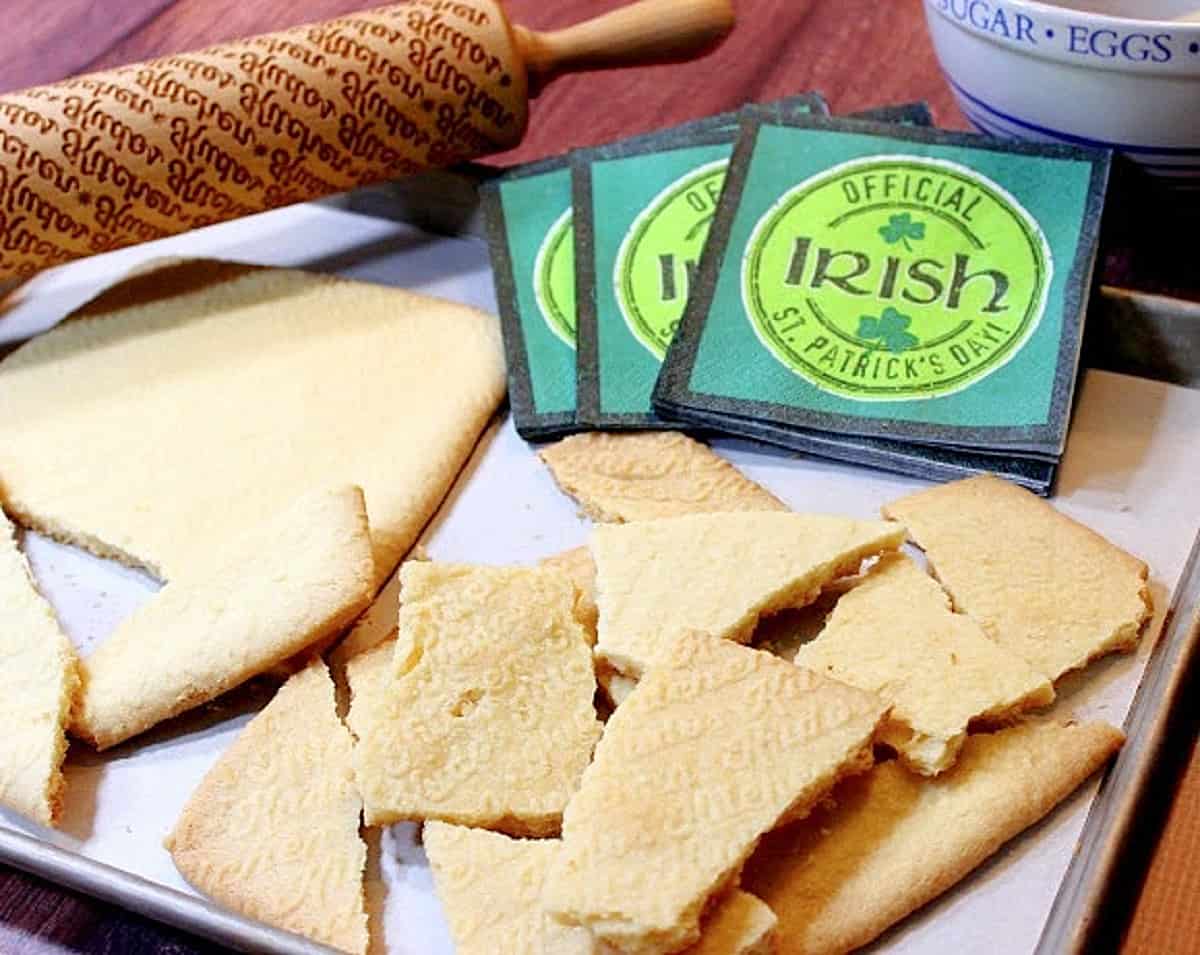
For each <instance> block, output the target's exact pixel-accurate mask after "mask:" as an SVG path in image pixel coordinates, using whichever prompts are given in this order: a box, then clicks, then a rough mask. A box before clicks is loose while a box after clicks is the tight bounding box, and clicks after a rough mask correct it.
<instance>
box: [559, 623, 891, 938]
mask: <svg viewBox="0 0 1200 955" xmlns="http://www.w3.org/2000/svg"><path fill="white" fill-rule="evenodd" d="M885 710H886V707H885V706H884V704H883V703H882V702H880V701H879V700H878V698H876V697H874V696H872V695H870V694H868V693H863V692H862V691H861V690H857V689H854V688H853V687H848V686H845V685H844V684H841V683H837V682H834V681H832V680H827V679H825V678H824V677H822V676H820V675H818V674H816V673H813V672H812V671H810V670H804V669H801V668H800V667H797V666H793V665H792V664H790V663H788V662H786V661H784V660H780V659H778V658H777V657H773V656H771V655H770V654H768V653H763V652H761V651H758V650H751V649H749V648H747V647H741V646H738V645H737V644H734V643H730V642H729V641H727V640H718V639H715V638H713V637H710V636H708V635H705V634H687V635H684V636H683V637H681V638H679V639H678V640H676V641H675V642H674V643H673V644H672V646H671V647H670V648H669V650H668V652H667V653H666V654H665V655H664V656H663V657H662V662H661V663H660V665H658V666H656V667H654V668H652V669H650V670H649V671H647V673H646V675H645V676H644V677H643V678H642V680H641V681H640V682H639V683H638V686H637V689H635V690H634V691H633V693H632V694H631V695H630V696H629V698H628V699H626V700H625V702H624V703H622V704H621V706H620V707H619V708H618V709H617V711H616V712H615V713H614V714H613V715H612V717H611V718H610V719H609V721H608V724H607V727H606V729H605V732H604V737H603V738H602V739H601V741H600V745H599V746H598V747H597V748H596V757H595V759H594V760H593V762H592V764H591V765H590V766H589V767H588V768H587V770H586V772H584V774H583V783H582V785H581V787H580V789H579V792H578V793H576V794H575V796H574V798H572V800H571V802H570V804H569V805H568V806H567V810H566V813H565V814H564V816H563V847H562V852H561V853H560V854H559V856H558V857H557V858H556V859H555V862H554V865H553V867H552V869H551V872H550V876H549V877H548V879H547V880H546V891H545V895H544V899H545V902H546V907H547V909H548V910H549V911H550V913H551V915H553V916H554V917H555V918H557V919H559V920H560V921H561V922H563V923H564V924H567V925H579V926H582V927H584V928H587V929H588V930H589V931H591V932H592V934H593V935H595V936H596V937H597V938H598V939H599V940H600V941H602V942H605V943H608V944H610V945H612V946H613V947H615V948H617V949H618V950H619V951H622V952H626V953H631V955H661V953H667V952H677V951H679V950H680V949H681V948H684V947H685V946H687V945H689V944H692V943H694V942H696V941H698V940H699V937H700V919H701V915H702V913H703V912H704V909H705V905H706V903H707V902H708V900H709V899H710V897H711V896H713V895H714V894H716V893H718V892H720V891H721V890H723V889H724V888H726V887H727V886H728V885H729V884H730V883H731V881H732V879H733V878H734V876H735V875H736V874H737V872H738V869H739V868H740V867H741V865H742V862H743V861H744V860H745V859H746V857H747V856H748V855H749V854H750V853H751V852H752V851H753V849H754V846H755V845H756V843H757V842H758V840H759V838H760V837H761V836H762V835H763V834H764V833H765V832H767V831H769V830H770V829H772V828H774V827H775V826H776V825H777V824H778V823H779V822H780V821H781V820H782V819H785V818H793V817H796V816H798V815H801V814H803V813H804V812H805V811H807V810H808V809H809V808H810V807H811V806H813V805H814V804H815V803H816V802H817V801H818V800H819V799H821V798H822V797H823V796H824V794H825V793H826V792H827V791H828V790H829V788H830V787H831V786H832V785H833V784H834V783H835V782H836V781H837V779H838V778H839V777H840V776H843V775H845V774H847V773H851V772H858V771H862V770H864V769H866V768H867V767H868V766H869V765H870V763H871V741H872V737H873V735H874V733H875V730H876V729H877V727H878V726H879V724H880V723H881V722H882V720H883V717H884V713H885Z"/></svg>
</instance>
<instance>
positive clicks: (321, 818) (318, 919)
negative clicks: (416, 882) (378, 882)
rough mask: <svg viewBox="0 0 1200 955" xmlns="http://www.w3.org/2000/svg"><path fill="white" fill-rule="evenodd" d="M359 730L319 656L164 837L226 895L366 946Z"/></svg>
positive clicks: (232, 904) (352, 946) (196, 881)
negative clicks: (345, 717)
mask: <svg viewBox="0 0 1200 955" xmlns="http://www.w3.org/2000/svg"><path fill="white" fill-rule="evenodd" d="M350 751H351V739H350V734H349V732H347V730H346V727H345V726H343V725H342V722H341V720H339V719H338V716H337V711H336V708H335V705H334V691H333V681H332V680H331V679H330V678H329V671H328V670H326V668H325V664H324V663H322V662H321V661H320V660H314V661H313V663H311V664H310V665H309V666H308V668H307V669H305V670H303V671H301V672H300V673H298V674H296V676H294V677H292V678H291V679H290V680H288V682H287V683H285V684H284V685H283V686H282V687H281V688H280V690H279V692H278V693H276V694H275V698H274V699H273V700H271V702H270V703H269V704H268V705H267V707H266V709H264V710H263V711H262V712H261V713H259V714H258V716H256V717H255V718H254V719H252V720H251V721H250V722H249V723H248V724H247V725H246V728H245V729H244V730H242V732H241V735H239V736H238V738H237V739H236V740H235V741H234V743H233V745H232V746H231V747H230V748H229V749H228V750H227V751H226V752H225V754H224V755H223V756H222V757H221V758H220V759H219V760H218V761H217V763H216V764H215V765H214V766H213V768H212V769H210V770H209V771H208V775H206V776H205V777H204V779H203V781H202V782H201V783H200V785H199V786H198V787H197V789H196V791H195V792H194V793H193V794H192V797H191V799H190V800H188V804H187V806H185V807H184V810H183V813H182V814H181V815H180V817H179V821H178V822H177V823H176V824H175V831H174V832H173V833H171V835H170V836H168V837H167V840H166V846H167V849H168V850H169V851H170V853H171V858H172V859H174V860H175V865H176V867H177V868H178V869H179V871H180V873H181V874H182V875H183V877H184V878H185V879H187V880H188V882H190V883H191V884H192V885H194V886H195V887H196V888H197V889H199V890H200V891H202V892H204V893H205V894H207V895H210V896H212V897H213V898H214V899H216V900H217V902H219V903H220V904H221V905H224V906H227V907H229V908H231V909H233V910H234V911H236V912H240V913H242V914H243V915H248V916H250V917H251V918H256V919H261V920H262V921H264V922H267V923H268V924H270V925H275V926H277V927H279V928H282V929H286V930H287V931H289V932H297V933H299V934H301V935H306V936H308V937H309V938H312V939H315V940H316V941H319V942H323V943H325V944H327V945H332V946H334V947H336V948H340V949H342V950H343V951H347V952H365V951H366V950H367V916H366V912H365V910H364V906H363V869H364V867H365V866H366V861H367V848H366V846H365V845H364V844H363V842H362V840H361V839H360V838H359V835H358V827H359V813H360V810H361V808H362V802H361V800H360V799H359V797H358V793H357V791H356V790H355V788H354V772H353V768H352V766H351V760H350Z"/></svg>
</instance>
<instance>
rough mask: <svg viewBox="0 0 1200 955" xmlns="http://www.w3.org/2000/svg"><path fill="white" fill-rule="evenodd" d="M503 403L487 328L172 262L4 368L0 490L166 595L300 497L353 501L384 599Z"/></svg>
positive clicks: (306, 286)
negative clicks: (359, 492)
mask: <svg viewBox="0 0 1200 955" xmlns="http://www.w3.org/2000/svg"><path fill="white" fill-rule="evenodd" d="M503 396H504V353H503V348H502V346H501V342H500V329H499V323H498V322H497V320H496V318H495V316H493V315H488V314H485V313H484V312H481V311H478V310H476V309H473V308H469V307H467V306H465V305H460V304H458V303H456V302H447V301H443V300H440V299H436V298H430V297H428V296H425V295H419V294H417V293H415V292H410V291H406V290H404V289H398V288H388V287H386V286H383V285H378V284H372V283H368V282H355V281H349V280H346V279H342V278H336V277H333V276H329V275H317V274H313V273H310V272H301V271H297V270H295V269H276V268H255V267H251V266H245V265H237V264H233V263H228V262H214V261H208V260H194V261H184V262H173V263H170V264H168V265H163V266H160V267H156V268H152V269H149V270H146V271H144V272H143V273H142V274H139V275H135V276H131V277H129V278H127V279H126V280H125V281H122V282H120V283H118V284H117V285H115V286H114V287H113V288H110V289H108V290H107V291H105V292H104V293H102V294H101V295H100V296H99V297H98V298H97V299H95V300H94V301H92V302H90V303H88V304H87V305H86V306H84V307H83V308H82V309H81V310H80V311H79V312H78V313H77V314H76V315H74V316H72V317H71V318H70V319H69V320H67V321H64V322H61V323H60V324H58V325H57V326H55V327H54V328H52V329H51V330H50V331H48V332H46V333H45V334H44V335H39V336H37V337H36V338H33V339H31V340H30V341H28V342H26V343H25V344H23V345H21V347H20V348H18V349H16V351H14V352H13V353H12V354H10V355H8V356H6V357H5V358H4V360H3V361H2V362H0V421H3V422H4V425H3V427H2V428H0V485H3V487H4V499H5V506H6V507H7V508H8V510H9V512H10V513H11V514H13V515H15V516H16V517H17V518H18V519H19V520H20V522H21V523H22V524H24V525H26V526H28V527H33V528H36V529H37V530H40V531H42V532H44V533H46V534H49V535H50V536H52V537H55V538H58V539H60V540H65V541H68V542H69V543H73V544H78V545H79V546H82V547H86V548H87V549H89V550H91V551H93V552H95V553H97V554H99V555H100V556H101V557H116V558H117V559H118V560H123V561H126V562H129V563H132V564H136V565H141V566H145V567H147V568H149V569H151V570H152V571H153V572H154V573H155V574H156V575H157V576H158V577H160V578H162V579H165V580H169V581H174V580H180V579H184V578H187V579H192V578H193V577H194V571H195V570H196V569H197V568H204V567H206V566H207V565H208V562H209V559H210V555H211V554H213V553H216V552H220V551H221V550H222V549H223V548H224V547H225V545H226V541H227V540H228V539H229V538H230V537H233V536H236V535H237V534H239V533H241V532H242V530H243V529H244V528H246V527H252V526H254V525H255V524H257V523H260V522H263V521H265V520H268V519H270V518H272V517H274V516H276V515H277V514H278V513H279V512H280V511H281V510H284V509H286V507H287V506H288V505H289V504H290V503H291V502H292V501H294V500H296V499H297V498H299V497H302V496H303V495H305V494H308V493H310V492H312V491H314V490H318V489H320V488H328V487H341V486H343V485H348V484H352V485H357V486H360V487H362V489H363V492H364V494H365V496H366V500H367V509H368V511H369V514H370V521H371V539H372V543H373V545H374V551H375V554H374V556H375V563H376V567H375V570H376V574H377V575H378V576H377V577H376V579H375V585H376V587H378V586H379V585H381V584H382V583H383V581H384V580H386V579H387V577H388V575H389V574H391V572H392V570H393V568H394V567H395V566H396V564H397V563H399V561H400V558H401V557H402V556H403V555H404V554H405V552H406V551H407V550H408V549H409V548H410V547H411V546H412V544H413V542H414V541H415V540H416V539H417V536H418V534H419V533H420V532H421V529H422V528H423V527H424V526H425V524H426V522H427V521H428V520H429V518H430V517H431V516H432V515H433V513H434V511H435V510H436V509H437V507H438V504H439V503H440V502H441V500H442V498H443V497H444V496H445V494H446V491H447V490H448V489H449V488H450V485H451V484H452V483H453V481H454V478H455V476H456V475H457V474H458V472H459V470H460V469H461V467H462V465H463V463H464V462H465V461H466V460H467V458H468V457H469V456H470V454H471V451H472V449H473V448H474V447H475V444H476V441H477V439H478V437H479V434H480V432H481V431H482V430H483V429H484V427H485V426H486V425H487V422H488V420H489V419H490V418H491V416H492V413H493V412H494V411H495V409H496V406H497V405H498V404H499V402H500V400H501V399H502V398H503ZM398 448H400V449H405V450H404V451H403V452H397V449H398Z"/></svg>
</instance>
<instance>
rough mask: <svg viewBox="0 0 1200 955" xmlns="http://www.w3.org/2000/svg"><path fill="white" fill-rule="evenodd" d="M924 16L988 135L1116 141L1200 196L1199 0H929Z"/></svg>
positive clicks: (968, 109)
mask: <svg viewBox="0 0 1200 955" xmlns="http://www.w3.org/2000/svg"><path fill="white" fill-rule="evenodd" d="M925 16H926V19H927V21H928V24H929V32H930V34H931V36H932V38H933V45H934V48H935V50H936V51H937V56H938V60H939V61H940V62H941V66H942V71H943V72H944V73H945V74H946V77H947V79H948V80H949V81H950V85H951V87H952V88H953V90H954V94H955V96H956V97H957V98H958V102H959V105H960V106H961V107H962V110H963V112H964V113H965V114H966V116H967V118H968V119H969V120H970V121H971V123H972V124H973V125H974V126H975V127H976V128H977V129H979V130H980V131H981V132H985V133H989V134H991V135H994V136H1005V137H1016V138H1019V139H1029V140H1038V141H1042V142H1056V143H1072V144H1076V145H1082V146H1098V147H1104V148H1109V149H1113V150H1115V151H1117V152H1120V153H1123V154H1125V155H1126V156H1128V157H1129V158H1130V159H1132V160H1133V161H1134V162H1136V163H1137V164H1138V165H1139V166H1141V167H1142V168H1143V169H1144V170H1145V171H1147V172H1149V173H1150V174H1152V175H1154V176H1155V177H1158V178H1160V180H1162V181H1164V182H1168V183H1169V184H1171V185H1172V186H1177V187H1180V188H1184V189H1189V190H1197V191H1198V192H1200V0H1057V2H1035V0H925ZM1147 17H1153V19H1147Z"/></svg>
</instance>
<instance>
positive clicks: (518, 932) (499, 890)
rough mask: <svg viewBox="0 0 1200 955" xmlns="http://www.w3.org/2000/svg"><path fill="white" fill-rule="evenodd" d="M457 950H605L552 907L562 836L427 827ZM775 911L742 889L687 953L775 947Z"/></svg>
mask: <svg viewBox="0 0 1200 955" xmlns="http://www.w3.org/2000/svg"><path fill="white" fill-rule="evenodd" d="M422 838H423V842H424V843H425V852H426V854H427V855H428V857H429V866H430V868H431V869H432V870H433V880H434V885H435V886H436V888H437V894H438V898H439V899H441V902H442V910H443V911H444V913H445V915H446V921H447V922H449V923H450V934H451V936H453V938H454V947H455V952H456V953H457V955H603V953H602V952H601V951H600V948H599V946H598V945H597V944H596V941H595V939H593V938H592V935H591V933H589V932H588V931H586V930H585V929H582V928H578V927H570V926H567V925H563V924H562V923H561V922H558V921H557V920H555V919H552V918H550V917H549V916H548V915H547V914H546V910H545V908H544V907H543V905H542V889H543V886H544V883H545V881H546V875H547V873H548V872H549V871H550V866H551V863H552V862H553V860H554V857H555V855H556V854H557V853H558V851H559V849H560V847H561V845H562V843H561V842H560V841H559V840H557V839H512V838H510V837H508V836H505V835H502V834H501V833H498V832H490V831H488V830H487V829H470V828H467V827H465V826H453V825H449V824H447V823H444V822H430V823H427V824H426V825H425V828H424V831H423V837H422ZM774 929H775V915H774V913H772V911H771V910H770V909H769V908H767V906H766V905H764V904H763V903H762V902H761V901H759V900H758V899H756V898H755V897H754V896H752V895H749V894H748V893H746V892H740V891H738V890H736V889H735V890H734V891H732V892H729V893H728V894H727V895H725V896H724V897H723V898H721V899H720V900H718V902H717V904H716V905H715V906H714V908H713V911H712V912H710V913H708V914H706V915H705V918H704V923H703V928H702V931H703V935H702V936H701V938H700V941H699V942H697V943H696V944H695V945H693V946H690V947H689V948H687V949H685V950H684V951H683V952H682V953H680V955H770V952H771V948H770V945H771V940H772V937H773V932H774Z"/></svg>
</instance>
